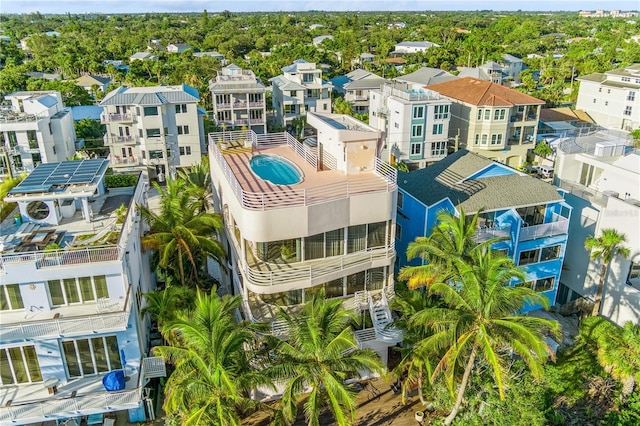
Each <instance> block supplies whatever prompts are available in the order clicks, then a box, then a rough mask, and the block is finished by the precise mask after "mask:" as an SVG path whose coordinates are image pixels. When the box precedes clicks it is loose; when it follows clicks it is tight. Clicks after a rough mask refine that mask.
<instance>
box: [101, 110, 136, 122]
mask: <svg viewBox="0 0 640 426" xmlns="http://www.w3.org/2000/svg"><path fill="white" fill-rule="evenodd" d="M135 122H136V116H135V115H134V114H131V113H130V112H125V113H111V114H110V113H102V114H101V115H100V123H102V124H109V123H135Z"/></svg>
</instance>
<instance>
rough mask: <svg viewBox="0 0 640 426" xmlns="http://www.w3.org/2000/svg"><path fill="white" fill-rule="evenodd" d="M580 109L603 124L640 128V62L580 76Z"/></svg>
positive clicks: (624, 128) (632, 128)
mask: <svg viewBox="0 0 640 426" xmlns="http://www.w3.org/2000/svg"><path fill="white" fill-rule="evenodd" d="M578 81H580V90H579V91H578V100H577V102H576V109H581V110H584V111H586V112H587V113H588V114H589V115H590V116H591V117H592V118H593V119H594V121H595V122H596V123H598V124H599V125H601V126H604V127H608V128H612V129H622V130H626V131H632V130H635V129H637V128H640V64H633V65H630V66H628V67H625V68H619V69H615V70H611V71H606V72H605V73H593V74H588V75H585V76H582V77H578Z"/></svg>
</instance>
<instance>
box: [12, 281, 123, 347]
mask: <svg viewBox="0 0 640 426" xmlns="http://www.w3.org/2000/svg"><path fill="white" fill-rule="evenodd" d="M130 294H131V290H129V291H127V297H126V299H125V301H124V306H122V305H121V304H120V302H118V301H117V300H113V302H114V305H112V309H118V311H116V312H113V311H112V312H104V311H103V312H100V309H99V306H98V304H96V312H95V313H93V314H88V315H82V316H75V317H69V318H65V317H61V318H54V319H48V320H38V321H27V322H22V323H19V324H9V325H6V326H5V325H0V341H3V342H11V341H16V340H21V339H34V338H45V337H72V336H84V335H87V334H92V333H102V332H106V331H119V330H126V328H127V322H128V321H129V314H130V312H131V296H130ZM121 306H122V307H121Z"/></svg>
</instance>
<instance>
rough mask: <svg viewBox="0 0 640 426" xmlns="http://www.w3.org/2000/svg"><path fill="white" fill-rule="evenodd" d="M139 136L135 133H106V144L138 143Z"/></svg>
mask: <svg viewBox="0 0 640 426" xmlns="http://www.w3.org/2000/svg"><path fill="white" fill-rule="evenodd" d="M137 142H138V138H137V137H136V136H133V135H126V136H118V135H114V134H113V133H111V134H106V135H104V144H105V145H136V144H137Z"/></svg>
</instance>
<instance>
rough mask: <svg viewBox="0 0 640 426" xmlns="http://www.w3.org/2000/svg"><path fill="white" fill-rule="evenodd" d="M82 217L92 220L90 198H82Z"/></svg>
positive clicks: (86, 220) (88, 220)
mask: <svg viewBox="0 0 640 426" xmlns="http://www.w3.org/2000/svg"><path fill="white" fill-rule="evenodd" d="M81 201H82V217H83V219H84V221H85V222H91V212H90V211H89V199H88V198H82V199H81Z"/></svg>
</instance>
